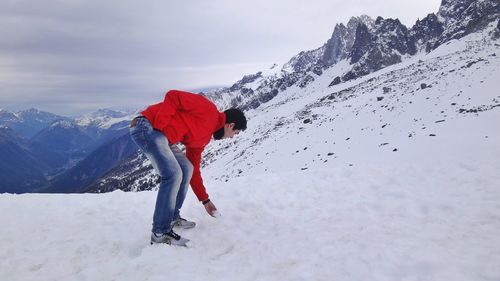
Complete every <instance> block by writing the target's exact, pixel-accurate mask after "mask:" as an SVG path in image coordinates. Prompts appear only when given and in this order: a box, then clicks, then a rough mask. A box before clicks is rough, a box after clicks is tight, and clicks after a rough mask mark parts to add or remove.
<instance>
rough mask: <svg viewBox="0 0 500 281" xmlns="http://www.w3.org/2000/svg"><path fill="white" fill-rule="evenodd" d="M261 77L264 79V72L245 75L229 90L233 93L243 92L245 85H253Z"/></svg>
mask: <svg viewBox="0 0 500 281" xmlns="http://www.w3.org/2000/svg"><path fill="white" fill-rule="evenodd" d="M260 77H262V71H259V72H257V73H255V74H250V75H245V76H243V78H242V79H241V80H239V81H238V82H236V83H234V84H233V86H231V87H230V88H229V90H231V91H237V90H241V89H242V88H243V87H244V85H245V84H248V83H252V82H254V81H255V80H257V79H258V78H260Z"/></svg>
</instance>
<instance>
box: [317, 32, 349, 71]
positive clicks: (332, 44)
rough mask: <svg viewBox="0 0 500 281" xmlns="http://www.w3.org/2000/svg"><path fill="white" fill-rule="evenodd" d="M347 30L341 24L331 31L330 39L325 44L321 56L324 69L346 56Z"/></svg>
mask: <svg viewBox="0 0 500 281" xmlns="http://www.w3.org/2000/svg"><path fill="white" fill-rule="evenodd" d="M346 35H347V28H346V27H345V26H344V25H343V24H337V25H336V26H335V29H334V30H333V34H332V37H331V38H330V39H329V40H328V42H327V43H326V48H325V53H324V54H323V58H322V60H323V65H324V66H325V67H328V66H331V65H334V64H335V63H337V62H338V61H339V60H340V59H342V58H343V57H344V56H345V55H346V50H347V46H346V40H345V38H346Z"/></svg>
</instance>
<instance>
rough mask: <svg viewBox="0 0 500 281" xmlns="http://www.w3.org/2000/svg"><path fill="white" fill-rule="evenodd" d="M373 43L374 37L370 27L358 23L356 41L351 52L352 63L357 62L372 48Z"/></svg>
mask: <svg viewBox="0 0 500 281" xmlns="http://www.w3.org/2000/svg"><path fill="white" fill-rule="evenodd" d="M372 43H373V38H372V35H371V33H370V31H369V30H368V27H367V26H366V25H364V24H360V25H358V28H357V29H356V40H355V41H354V44H353V46H352V51H351V54H350V55H351V63H357V62H358V61H359V60H360V59H361V57H363V56H364V55H365V53H367V52H368V51H369V50H370V48H372Z"/></svg>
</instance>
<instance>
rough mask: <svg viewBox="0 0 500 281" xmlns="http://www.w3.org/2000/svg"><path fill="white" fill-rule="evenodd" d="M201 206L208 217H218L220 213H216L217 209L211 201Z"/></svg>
mask: <svg viewBox="0 0 500 281" xmlns="http://www.w3.org/2000/svg"><path fill="white" fill-rule="evenodd" d="M203 206H204V207H205V210H206V211H207V213H208V214H209V215H211V216H212V217H214V218H217V217H220V213H219V212H218V211H217V208H215V205H214V203H212V201H208V202H207V203H204V204H203Z"/></svg>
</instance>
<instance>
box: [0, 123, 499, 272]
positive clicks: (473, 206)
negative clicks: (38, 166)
mask: <svg viewBox="0 0 500 281" xmlns="http://www.w3.org/2000/svg"><path fill="white" fill-rule="evenodd" d="M491 137H492V138H494V139H496V140H498V138H499V137H500V136H499V135H498V133H497V134H496V135H492V136H491ZM451 147H455V146H454V145H451ZM474 151H475V152H480V151H483V153H479V154H478V155H476V157H471V158H469V157H464V158H463V159H462V161H458V162H455V161H451V162H448V161H442V162H441V161H424V160H422V159H418V158H416V159H414V160H412V161H408V159H407V158H403V159H401V160H399V161H397V160H396V161H394V159H391V160H392V161H391V164H388V163H380V165H372V164H357V165H355V166H353V167H348V166H337V167H335V168H330V169H315V170H307V171H302V172H280V173H272V172H269V173H263V174H254V175H252V176H243V177H240V178H238V179H236V180H234V181H231V182H230V183H220V182H214V181H208V182H207V185H209V186H211V187H212V197H213V199H214V202H215V203H216V204H217V206H218V207H219V209H220V211H221V213H222V217H220V218H219V219H217V220H216V219H212V218H210V217H208V216H207V215H206V214H205V213H204V210H203V209H202V207H201V206H200V204H199V203H198V202H196V199H195V198H194V196H193V195H192V194H191V193H189V195H188V198H187V200H186V202H185V207H184V216H185V217H188V218H191V219H195V220H196V221H197V223H198V226H197V228H195V229H194V230H185V231H181V232H180V233H181V235H184V236H186V237H188V238H190V239H192V242H193V243H192V244H191V247H190V248H187V249H186V248H175V247H169V246H150V245H149V244H148V239H149V237H148V235H149V232H148V229H149V228H150V223H151V216H152V210H153V206H154V201H155V195H156V194H155V192H149V191H148V192H141V193H124V192H121V191H116V192H112V193H107V194H95V195H92V194H82V195H40V194H26V195H2V196H0V206H1V207H0V208H1V212H0V223H1V224H2V231H1V232H0V239H1V241H2V243H1V244H0V279H1V280H13V281H16V280H23V281H28V280H165V279H183V280H207V281H210V280H217V281H220V280H231V281H234V280H252V281H253V280H468V281H471V280H499V278H500V268H499V267H498V264H500V238H499V237H500V217H499V210H500V203H499V202H500V192H499V190H498V186H499V183H500V177H499V174H498V168H499V167H500V160H499V159H500V157H499V156H500V155H499V153H498V152H499V151H498V149H497V150H496V151H495V150H491V147H489V146H486V147H485V149H484V150H482V149H475V150H474ZM492 151H495V155H491V156H492V157H485V156H486V155H485V154H491V152H492ZM430 152H431V153H439V149H433V150H432V151H430ZM33 231H35V233H33Z"/></svg>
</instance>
